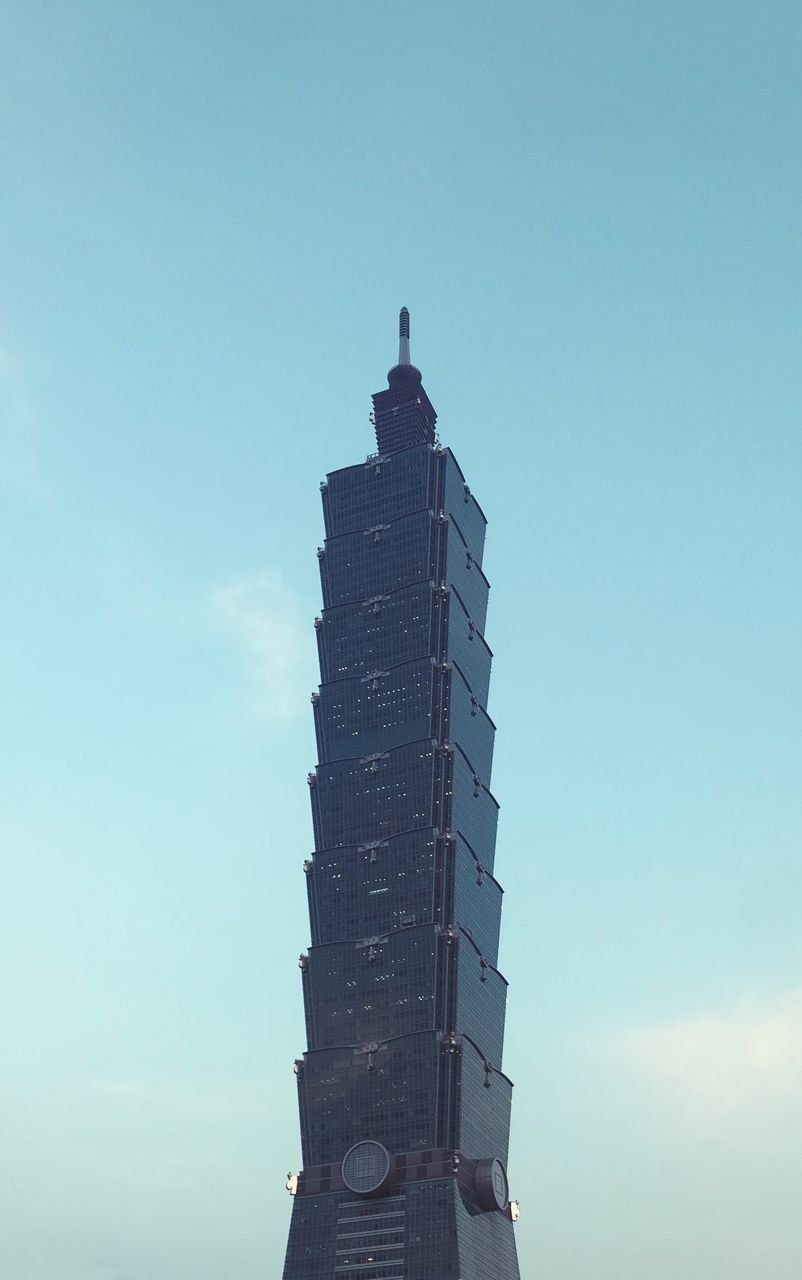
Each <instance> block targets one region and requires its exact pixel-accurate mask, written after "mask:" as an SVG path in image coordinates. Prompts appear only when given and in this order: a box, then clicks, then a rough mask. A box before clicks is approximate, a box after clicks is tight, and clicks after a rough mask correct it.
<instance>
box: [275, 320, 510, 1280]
mask: <svg viewBox="0 0 802 1280" xmlns="http://www.w3.org/2000/svg"><path fill="white" fill-rule="evenodd" d="M373 409H374V411H373V415H372V417H373V420H374V425H375V429H376V441H377V449H378V451H377V452H376V453H374V454H372V455H370V456H369V457H368V458H367V460H366V461H365V462H361V463H358V464H357V465H355V466H352V467H346V468H344V469H343V470H340V471H334V472H332V473H331V474H330V475H329V476H328V478H327V480H326V482H325V483H324V484H322V485H321V490H322V496H323V513H324V520H325V529H326V541H325V545H324V547H322V548H321V549H320V550H319V551H318V556H319V559H320V577H321V582H322V588H323V611H322V615H321V617H320V618H318V619H317V620H316V623H315V625H316V628H317V638H318V650H319V656H320V679H321V684H320V690H319V692H318V693H315V694H313V697H312V702H313V704H314V718H315V730H316V734H317V749H318V760H319V763H318V765H317V767H316V769H315V771H314V772H313V773H310V775H309V786H310V793H311V799H312V818H313V826H314V839H315V851H314V854H313V855H312V857H311V858H310V859H309V860H308V861H307V862H306V863H305V870H306V883H307V888H308V894H309V918H310V925H311V935H312V943H311V946H310V948H309V951H308V953H307V954H305V955H303V956H301V961H300V964H301V969H302V975H303V993H304V1006H305V1011H306V1030H307V1038H308V1048H307V1051H306V1053H305V1054H304V1056H303V1058H302V1059H299V1060H298V1061H297V1062H296V1072H297V1077H298V1094H299V1105H300V1117H301V1142H302V1151H303V1166H304V1167H303V1171H302V1173H301V1174H300V1176H299V1178H298V1182H297V1188H296V1194H295V1199H294V1201H293V1210H292V1223H291V1226H290V1236H289V1243H288V1247H287V1257H286V1263H285V1267H284V1280H518V1274H519V1273H518V1263H517V1258H516V1250H515V1241H514V1238H513V1226H512V1220H513V1206H511V1204H510V1201H509V1193H508V1189H507V1175H506V1161H507V1144H508V1137H509V1123H510V1102H511V1093H512V1084H511V1082H510V1081H509V1080H508V1079H507V1077H506V1076H505V1075H504V1074H503V1073H502V1071H501V1053H502V1041H503V1035H504V1011H505V1001H506V992H507V983H506V980H505V979H504V978H503V977H502V975H501V974H500V973H499V971H498V969H497V968H496V963H497V955H498V941H499V927H500V921H501V895H502V890H501V887H500V885H499V883H498V881H497V880H496V879H495V877H494V875H493V864H494V853H495V843H496V820H497V814H498V805H497V804H496V801H495V800H494V798H493V796H492V794H491V792H490V790H489V787H490V770H491V765H492V759H493V739H494V735H495V726H494V724H493V721H492V720H491V719H490V717H489V716H488V714H487V710H486V707H487V697H488V688H489V681H490V663H491V656H492V655H491V652H490V649H489V648H488V646H487V643H486V641H485V638H484V631H485V614H486V611H487V596H488V582H487V579H486V577H485V575H484V572H483V570H482V552H483V548H484V537H485V523H486V522H485V517H484V515H483V514H482V510H481V508H480V506H479V504H478V503H477V501H476V499H475V498H474V496H473V494H472V493H471V490H470V488H469V487H468V485H467V484H466V482H465V479H464V477H463V474H462V472H461V471H460V468H459V466H458V464H457V461H456V459H455V457H454V455H453V454H452V453H451V451H450V449H446V448H443V447H441V445H440V444H439V442H438V440H437V438H436V436H435V422H436V418H437V415H436V413H435V411H434V408H433V407H432V404H431V401H430V400H429V397H428V396H427V394H426V392H425V391H424V389H423V385H422V381H421V374H420V372H419V370H418V369H416V368H415V367H414V366H413V365H412V364H410V360H409V313H408V312H407V310H406V308H404V309H402V311H401V317H400V352H399V360H398V364H397V365H395V367H394V368H392V369H391V370H390V372H389V374H388V387H387V390H385V391H380V392H378V393H377V394H376V395H374V397H373Z"/></svg>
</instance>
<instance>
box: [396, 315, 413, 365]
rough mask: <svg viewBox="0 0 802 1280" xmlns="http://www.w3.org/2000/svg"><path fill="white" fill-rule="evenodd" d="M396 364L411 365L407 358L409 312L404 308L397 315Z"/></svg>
mask: <svg viewBox="0 0 802 1280" xmlns="http://www.w3.org/2000/svg"><path fill="white" fill-rule="evenodd" d="M398 363H399V364H411V363H412V361H411V360H410V358H409V312H408V310H407V308H406V307H402V308H401V310H400V311H399V313H398Z"/></svg>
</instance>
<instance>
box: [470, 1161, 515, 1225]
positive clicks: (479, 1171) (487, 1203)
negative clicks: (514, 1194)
mask: <svg viewBox="0 0 802 1280" xmlns="http://www.w3.org/2000/svg"><path fill="white" fill-rule="evenodd" d="M474 1185H475V1187H476V1198H477V1200H478V1201H479V1204H480V1206H481V1208H482V1209H484V1211H485V1212H486V1213H492V1211H493V1210H494V1209H501V1210H504V1209H506V1208H507V1205H508V1204H509V1202H510V1191H509V1187H508V1185H507V1171H506V1169H505V1168H504V1165H503V1164H502V1163H501V1161H500V1160H480V1161H479V1163H478V1164H477V1166H476V1172H475V1174H474Z"/></svg>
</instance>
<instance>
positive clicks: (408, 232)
mask: <svg viewBox="0 0 802 1280" xmlns="http://www.w3.org/2000/svg"><path fill="white" fill-rule="evenodd" d="M800 38H802V17H801V16H800V10H799V7H798V6H797V5H795V4H790V3H782V2H773V3H772V2H769V3H768V4H764V5H761V6H758V5H756V4H746V3H741V2H740V0H730V2H729V3H727V4H724V3H721V2H720V0H711V3H708V4H705V5H700V4H691V3H687V2H686V0H676V2H675V3H673V4H671V5H667V6H656V5H646V4H643V3H634V2H625V0H621V2H618V3H616V2H615V0H612V2H611V3H607V4H604V5H601V4H591V3H588V2H587V0H585V2H584V3H579V2H575V3H571V0H565V2H564V3H561V4H560V5H556V4H551V5H543V4H536V3H533V4H527V5H524V4H519V3H509V4H501V5H499V6H497V7H494V8H491V7H490V6H489V5H484V4H471V3H463V4H461V5H457V4H455V3H451V2H444V3H437V2H435V3H432V4H428V5H424V4H421V3H418V2H417V0H413V2H410V3H406V4H404V5H383V4H373V5H369V4H367V3H342V4H339V5H337V6H334V5H328V4H322V3H309V2H303V0H301V2H300V3H297V4H295V5H292V6H279V5H275V4H271V3H262V4H255V3H244V2H243V0H232V2H230V3H228V4H226V5H222V4H217V3H215V4H212V3H206V2H200V3H198V2H196V3H193V4H188V3H182V2H180V0H173V3H171V4H169V5H164V4H158V5H157V4H155V3H153V2H152V0H140V3H138V4H137V5H132V4H131V5H126V4H122V3H118V4H105V5H104V4H100V3H79V2H77V0H76V2H75V3H70V4H68V3H53V2H48V0H41V2H40V3H38V4H36V5H28V4H21V3H17V2H15V0H7V3H6V4H5V5H3V38H2V42H1V43H0V158H1V159H2V174H3V182H2V193H1V194H0V266H1V267H2V270H0V499H2V501H1V503H0V548H2V550H1V551H0V556H1V557H2V572H3V585H4V590H3V598H4V605H5V607H4V611H3V612H4V625H3V627H2V630H1V631H0V705H2V717H1V718H0V753H2V772H1V773H0V788H2V796H1V797H0V799H1V801H2V803H0V847H1V848H2V863H1V864H0V902H1V903H2V907H0V910H2V917H3V919H2V930H1V932H0V948H2V1001H3V1007H4V1015H3V1023H4V1027H5V1035H4V1050H3V1054H2V1059H1V1060H0V1126H1V1127H2V1132H3V1141H2V1144H1V1145H0V1176H1V1177H2V1180H3V1184H4V1188H5V1190H4V1199H5V1201H6V1205H7V1211H6V1212H4V1214H3V1220H2V1223H0V1270H2V1273H3V1274H4V1275H8V1276H10V1277H11V1276H13V1277H14V1278H15V1280H256V1278H257V1277H259V1278H260V1280H261V1278H262V1277H264V1276H274V1275H278V1274H279V1273H280V1267H281V1259H282V1256H283V1248H284V1243H285V1238H286V1228H287V1222H288V1214H289V1200H288V1197H287V1195H286V1193H285V1191H284V1189H283V1182H284V1176H285V1173H286V1171H287V1169H294V1168H296V1167H297V1166H298V1161H299V1155H298V1128H297V1118H296V1113H295V1097H294V1082H293V1075H292V1069H291V1068H292V1060H293V1058H294V1057H295V1056H296V1054H297V1053H299V1052H300V1051H301V1049H302V1048H303V1043H304V1036H303V1020H302V1008H301V991H300V982H299V975H298V970H297V968H296V958H297V956H298V953H299V952H300V951H301V950H302V949H303V948H304V947H305V946H306V942H307V936H308V935H307V923H306V917H305V891H304V883H303V873H302V863H303V859H304V857H305V856H307V854H308V851H309V849H310V847H311V840H312V834H311V823H310V818H309V812H308V797H307V787H306V782H305V776H306V772H307V770H308V769H309V768H310V767H311V765H312V764H313V763H314V734H313V729H312V721H311V714H310V708H309V702H308V699H309V693H310V691H311V689H312V688H313V687H314V685H315V679H316V668H315V655H314V643H313V630H312V619H313V617H314V615H315V613H316V612H317V611H318V609H319V586H318V582H317V560H316V557H315V548H316V546H317V544H318V542H319V541H320V540H321V538H322V519H321V514H320V508H319V494H318V483H319V481H320V480H321V479H322V477H323V475H324V474H325V472H326V471H327V470H333V469H335V468H337V467H339V466H343V465H347V464H349V463H351V462H355V461H358V460H360V459H361V458H362V457H363V456H364V455H365V454H366V453H367V452H368V451H369V450H370V449H371V445H372V441H371V429H370V424H369V422H368V416H367V415H368V412H369V409H370V401H369V395H370V393H371V392H372V391H375V390H379V389H380V388H381V387H382V386H383V385H384V375H385V371H386V369H387V368H388V367H389V365H390V364H391V363H392V362H393V359H394V331H395V323H396V320H395V317H396V314H397V311H398V308H399V306H400V305H401V304H402V303H403V304H406V305H408V306H409V307H410V310H411V312H412V351H413V358H414V359H415V361H416V363H418V364H419V365H420V366H421V368H422V369H423V372H424V379H425V384H426V387H427V390H428V392H429V394H430V396H431V398H432V400H433V402H434V403H435V405H436V407H437V409H438V411H439V414H440V430H441V436H442V438H443V440H444V442H446V443H448V444H449V445H451V446H452V447H453V448H454V450H455V452H456V454H457V457H458V458H459V460H460V462H461V464H462V466H463V469H464V470H465V472H466V475H467V477H468V479H469V482H470V484H471V486H472V488H473V490H474V491H475V492H476V494H477V495H478V497H479V500H480V502H481V503H482V505H483V507H484V509H485V511H486V512H487V514H488V517H489V520H490V529H489V540H488V550H487V559H486V567H487V572H488V576H489V578H490V580H491V583H492V584H493V589H492V593H491V606H490V614H489V622H488V639H489V642H490V644H491V645H492V647H493V649H494V651H495V654H496V661H495V666H494V680H493V689H492V693H491V706H490V711H491V714H492V715H493V717H494V719H495V720H496V722H497V724H498V726H499V735H498V739H497V751H496V765H495V770H494V782H493V789H494V792H495V794H496V796H497V797H498V799H499V801H500V803H501V806H502V812H501V823H500V829H499V835H500V838H499V849H498V870H499V877H500V879H501V881H502V883H503V884H504V885H505V886H506V888H507V897H506V906H505V915H504V936H503V949H502V957H501V967H502V970H503V971H505V972H506V973H507V975H508V976H509V978H510V980H511V994H510V1002H509V1016H508V1037H507V1048H506V1056H505V1068H506V1070H507V1071H508V1073H509V1074H510V1076H511V1077H512V1078H513V1080H515V1081H516V1082H517V1087H516V1092H515V1100H514V1140H513V1148H512V1153H511V1160H510V1178H511V1183H512V1188H513V1193H514V1194H515V1195H516V1196H518V1197H519V1198H520V1200H521V1205H522V1217H521V1219H520V1222H519V1224H518V1228H517V1230H518V1242H519V1251H520V1257H521V1263H522V1274H523V1275H524V1277H526V1278H527V1280H529V1278H532V1277H540V1278H542V1280H585V1277H587V1276H588V1275H592V1276H593V1277H594V1280H641V1278H642V1276H643V1275H644V1274H646V1273H648V1274H649V1276H650V1277H651V1278H652V1280H676V1277H677V1276H678V1275H687V1276H690V1277H695V1276H701V1275H704V1276H705V1277H706V1280H725V1277H726V1280H765V1278H766V1277H769V1276H770V1277H771V1278H772V1280H792V1278H793V1280H796V1277H797V1276H798V1274H799V1257H800V1253H802V1227H800V1220H799V1214H798V1204H797V1199H796V1198H797V1192H798V1186H799V1180H800V1175H802V1157H801V1156H800V1151H802V956H801V955H800V949H801V948H800V923H801V922H800V902H801V901H802V895H801V893H800V891H801V890H802V885H801V884H800V879H802V875H801V873H800V843H801V838H802V801H801V799H800V785H799V779H800V775H801V774H802V748H801V747H800V713H801V712H802V705H801V704H802V671H801V669H800V653H802V605H801V604H800V599H801V598H802V597H801V596H800V563H801V562H802V560H801V557H800V550H801V549H802V548H801V547H800V542H801V541H802V517H801V516H800V502H799V492H800V469H801V468H802V443H800V435H801V432H800V408H802V405H801V404H800V401H801V400H802V395H801V394H800V378H799V365H800V359H799V351H800V342H801V340H802V313H801V312H800V296H801V294H802V287H801V286H802V253H801V252H800V238H799V227H800V225H802V183H801V182H800V171H801V170H800V160H801V159H802V157H801V156H800V150H801V149H802V148H801V146H800V137H802V133H801V131H800V110H801V108H802V90H801V89H800V78H799V70H798V49H799V43H800ZM2 1166H5V1167H4V1168H3V1167H2Z"/></svg>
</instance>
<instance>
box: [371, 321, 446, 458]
mask: <svg viewBox="0 0 802 1280" xmlns="http://www.w3.org/2000/svg"><path fill="white" fill-rule="evenodd" d="M387 383H388V386H387V390H386V391H377V392H376V394H375V395H374V396H373V416H374V425H375V428H376V444H377V447H378V450H379V453H383V454H386V453H397V452H398V450H399V449H409V448H410V446H412V445H415V444H425V443H428V444H434V438H435V435H434V428H435V423H436V422H437V414H436V412H435V409H434V406H433V404H432V402H431V400H430V399H429V397H428V396H427V394H426V392H425V391H424V389H423V381H422V376H421V371H420V369H416V367H415V365H414V364H411V363H410V357H409V311H408V310H407V308H406V307H402V308H401V311H400V314H399V317H398V364H396V365H393V367H392V369H391V370H390V371H389V373H388V374H387Z"/></svg>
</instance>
